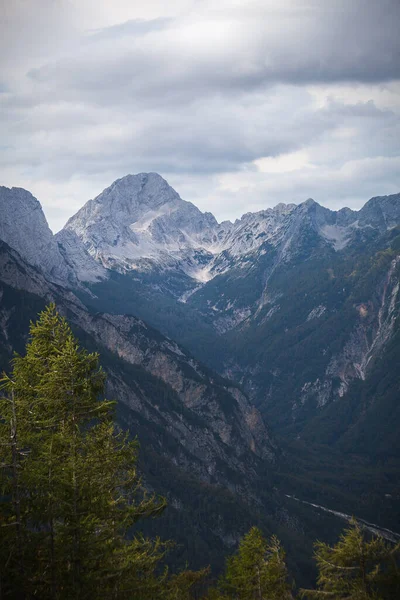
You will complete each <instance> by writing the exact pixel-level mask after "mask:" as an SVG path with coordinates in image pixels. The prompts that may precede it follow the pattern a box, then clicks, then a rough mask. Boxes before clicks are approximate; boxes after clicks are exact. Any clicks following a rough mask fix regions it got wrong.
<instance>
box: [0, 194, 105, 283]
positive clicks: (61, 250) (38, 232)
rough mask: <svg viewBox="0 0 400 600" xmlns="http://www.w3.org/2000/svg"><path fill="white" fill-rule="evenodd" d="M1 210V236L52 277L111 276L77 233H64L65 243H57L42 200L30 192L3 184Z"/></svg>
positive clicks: (63, 279)
mask: <svg viewBox="0 0 400 600" xmlns="http://www.w3.org/2000/svg"><path fill="white" fill-rule="evenodd" d="M0 211H1V219H0V240H3V241H4V242H6V243H7V244H9V246H10V247H11V248H13V249H14V250H16V251H17V252H18V253H19V254H20V256H21V257H23V258H24V259H25V260H26V261H27V262H28V263H29V264H31V265H34V266H35V267H37V268H38V269H40V270H41V271H42V273H44V274H45V275H46V276H47V278H49V279H50V280H52V281H54V282H57V283H60V284H63V285H79V281H90V282H95V281H98V280H100V279H102V278H103V279H104V278H106V277H107V274H106V272H105V270H104V269H103V268H102V267H101V266H100V265H98V264H97V263H96V262H95V261H94V260H93V259H92V258H91V256H90V255H89V254H88V253H87V252H85V250H84V248H83V247H82V244H81V243H80V241H79V240H78V238H76V239H75V237H74V236H73V234H68V233H64V234H63V235H62V244H61V243H57V239H56V237H55V236H53V234H52V232H51V230H50V228H49V226H48V224H47V221H46V217H45V216H44V213H43V210H42V207H41V205H40V202H39V201H38V200H37V199H36V198H35V197H34V196H32V194H31V193H30V192H28V191H26V190H24V189H22V188H15V187H14V188H11V189H10V188H7V187H0Z"/></svg>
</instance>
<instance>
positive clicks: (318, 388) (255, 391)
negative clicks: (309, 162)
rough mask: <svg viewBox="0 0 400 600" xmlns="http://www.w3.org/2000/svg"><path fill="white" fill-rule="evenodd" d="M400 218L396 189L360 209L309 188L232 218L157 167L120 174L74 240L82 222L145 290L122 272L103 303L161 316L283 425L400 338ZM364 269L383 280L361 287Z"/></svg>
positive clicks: (114, 266)
mask: <svg viewBox="0 0 400 600" xmlns="http://www.w3.org/2000/svg"><path fill="white" fill-rule="evenodd" d="M399 223H400V195H394V196H388V197H377V198H373V199H371V200H369V201H368V202H367V203H366V205H365V206H364V207H363V208H362V209H361V210H360V211H353V210H350V209H348V208H344V209H341V210H339V211H331V210H329V209H327V208H324V207H322V206H320V205H319V204H318V203H316V202H315V201H314V200H312V199H309V200H307V201H306V202H304V203H302V204H300V205H298V206H295V205H282V204H281V205H278V206H276V207H275V208H273V209H268V210H265V211H260V212H258V213H247V214H245V215H243V217H242V218H241V219H238V220H236V221H235V222H234V223H230V222H224V223H220V224H218V223H217V221H216V220H215V219H214V217H212V215H209V214H203V213H201V212H200V211H199V210H198V209H197V208H196V207H194V206H193V205H192V204H190V203H188V202H185V201H184V200H182V199H181V198H180V197H179V196H178V194H177V193H176V192H175V191H174V190H173V189H172V188H171V187H170V186H168V184H167V182H166V181H165V180H164V179H162V178H161V177H160V176H159V175H157V174H154V173H150V174H139V175H129V176H127V177H124V178H122V179H120V180H118V181H116V182H115V183H114V184H113V185H112V186H110V188H108V189H107V190H105V191H104V192H103V193H102V194H100V196H98V197H97V198H96V199H94V200H92V201H90V202H88V203H87V204H86V205H85V206H84V208H83V209H82V210H81V211H79V213H77V215H75V217H73V218H72V219H70V221H69V222H68V224H67V225H66V227H65V229H64V231H63V232H62V233H61V234H60V239H61V238H62V236H66V235H73V236H74V239H75V240H76V241H78V242H79V243H81V244H82V247H83V248H84V250H85V251H87V252H88V253H89V254H90V255H91V257H93V258H94V259H95V260H96V262H97V264H101V265H103V266H105V267H107V268H108V269H109V272H112V271H118V272H119V273H121V274H126V276H127V277H128V278H129V281H130V283H129V285H128V284H127V287H126V292H125V293H126V295H127V297H128V296H129V297H132V298H134V300H130V299H128V298H127V299H126V302H125V303H124V301H123V299H121V297H123V296H124V292H123V289H124V286H123V285H122V284H120V283H119V285H120V288H119V291H118V292H117V291H115V292H113V291H112V286H115V282H113V283H110V285H109V286H107V284H106V286H96V285H95V286H90V289H91V291H92V293H93V294H94V295H97V296H98V306H101V308H102V309H106V310H109V311H113V310H114V306H115V305H117V306H118V307H119V309H118V310H119V311H121V312H135V314H137V315H138V316H142V317H145V318H146V319H148V320H150V322H151V323H153V324H155V325H156V326H157V327H158V328H161V329H162V331H163V332H164V333H167V334H169V335H170V336H171V337H173V338H175V339H177V340H178V341H181V342H182V343H184V344H185V345H187V346H188V347H189V349H190V350H191V351H193V352H194V354H195V355H196V354H197V355H199V356H202V357H203V358H204V359H205V360H207V361H208V364H209V365H210V366H212V367H213V368H216V369H218V370H219V372H221V373H223V374H224V375H226V376H228V377H231V378H233V379H234V380H236V381H238V382H240V383H241V384H243V385H244V386H245V388H246V390H247V392H248V393H249V394H250V396H251V398H252V400H253V402H255V403H256V404H257V405H258V406H259V407H260V409H261V410H263V411H265V414H266V415H268V418H269V417H272V419H273V422H274V423H275V426H278V427H280V426H281V425H282V424H283V423H286V425H285V426H287V425H288V423H290V422H292V421H294V422H299V421H301V420H302V419H303V418H306V417H305V416H306V415H309V413H310V411H312V410H318V409H320V408H321V407H323V406H325V405H326V404H329V403H330V402H331V401H333V400H335V399H338V398H342V397H343V396H344V395H345V393H346V392H347V390H348V389H349V386H350V385H351V383H352V381H354V380H357V379H365V378H366V377H367V376H368V369H369V368H370V366H371V365H372V364H373V362H374V360H375V358H376V357H377V356H379V354H380V352H381V351H382V349H383V348H384V347H385V345H386V344H387V343H388V341H389V340H390V339H391V335H392V333H393V327H394V323H395V321H396V318H397V317H396V314H397V313H396V310H397V308H396V307H397V300H396V298H397V293H398V287H397V282H398V270H397V267H396V266H395V265H397V262H396V261H397V254H396V252H395V251H394V252H393V255H392V256H391V257H390V260H389V259H388V260H389V262H385V259H384V258H382V259H379V257H378V253H379V252H384V251H385V250H386V249H387V248H388V247H390V243H391V242H390V240H389V238H390V235H391V232H394V233H395V232H396V226H398V225H399ZM392 237H393V236H392ZM65 254H66V256H68V251H66V252H65ZM366 255H368V257H369V258H368V260H369V261H372V263H374V264H375V261H377V263H376V265H375V266H374V267H373V269H372V270H374V269H375V275H373V274H372V273H371V269H370V268H369V266H368V265H367V264H366V263H365V261H363V256H364V257H365V256H366ZM377 265H378V266H377ZM378 271H379V275H378ZM363 278H367V279H368V281H370V285H369V287H368V286H367V287H368V289H364V291H363V293H362V294H360V293H358V292H357V289H359V288H361V287H362V285H363V284H362V281H363ZM133 281H134V282H136V283H135V285H136V288H135V287H134V284H133V283H132V282H133ZM364 287H365V286H364ZM115 289H117V288H115ZM128 289H129V292H128ZM121 290H122V291H121ZM355 290H356V293H354V291H355ZM116 294H119V298H118V299H117V298H115V297H114V296H115V295H116ZM146 298H147V299H148V300H147V302H148V303H151V304H152V306H153V307H154V311H153V312H154V313H155V314H154V315H152V314H150V313H149V311H148V310H147V308H146ZM167 298H168V304H165V302H166V299H167ZM94 305H96V302H95V303H94ZM179 305H181V307H179ZM164 311H165V312H166V315H168V316H166V318H165V319H163V313H164ZM150 312H151V311H150ZM193 323H196V325H195V326H193ZM185 324H186V325H185ZM196 327H197V332H198V335H196V331H195V330H196ZM323 336H327V337H326V339H328V340H329V341H328V342H326V339H325V342H326V343H325V344H322V342H321V340H322V337H323ZM313 345H314V348H313ZM299 352H300V353H302V354H303V355H304V356H302V357H301V359H300V360H299V357H298V353H299ZM305 359H307V360H305ZM286 381H290V382H291V385H290V387H288V386H287V384H286ZM282 403H283V404H282ZM312 407H314V408H312Z"/></svg>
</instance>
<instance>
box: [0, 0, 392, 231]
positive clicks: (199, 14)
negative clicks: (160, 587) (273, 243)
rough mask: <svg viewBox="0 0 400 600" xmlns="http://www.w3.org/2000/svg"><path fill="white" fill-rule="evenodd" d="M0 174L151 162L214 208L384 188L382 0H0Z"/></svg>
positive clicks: (134, 167)
mask: <svg viewBox="0 0 400 600" xmlns="http://www.w3.org/2000/svg"><path fill="white" fill-rule="evenodd" d="M0 2H1V3H2V10H1V12H0V56H1V59H0V60H1V73H0V107H1V109H0V110H1V113H0V128H1V138H0V184H2V185H7V186H20V187H25V188H27V189H29V190H30V191H32V193H33V194H34V195H35V196H36V197H37V198H38V199H39V200H40V201H41V202H42V204H43V206H44V209H45V213H46V216H47V217H48V220H49V222H50V226H51V227H52V228H53V230H54V231H56V230H58V229H59V228H61V227H62V226H63V224H64V223H65V221H66V220H67V218H68V217H69V216H71V215H72V214H73V213H74V212H76V210H77V209H78V208H80V207H81V206H82V205H83V203H84V202H86V201H87V200H88V199H89V198H91V197H93V196H95V195H97V194H98V193H99V192H100V191H101V190H102V189H103V188H104V187H106V186H108V185H109V184H110V183H111V182H112V181H114V180H115V179H116V178H118V177H121V176H123V175H125V174H127V173H137V172H141V171H157V172H159V173H160V174H161V175H163V176H164V177H165V178H166V179H167V180H168V181H169V183H170V184H171V185H173V186H174V187H175V189H176V190H177V191H178V192H179V193H180V195H181V196H182V197H183V198H185V199H187V200H191V201H193V202H194V203H195V204H197V205H198V206H199V207H200V208H201V209H203V210H210V211H212V212H213V213H214V214H215V215H216V217H217V218H218V219H220V220H222V219H226V218H230V219H234V218H236V217H239V216H240V215H241V214H243V213H244V212H247V211H249V210H260V209H262V208H266V207H268V206H274V205H275V204H277V203H278V202H301V201H303V200H305V199H306V198H308V197H313V198H314V199H315V200H317V201H318V202H320V203H321V204H324V205H326V206H330V207H332V208H339V207H341V206H344V205H347V206H351V207H352V208H359V207H360V206H362V204H364V202H365V201H366V200H367V199H368V198H369V197H371V196H374V195H383V194H390V193H396V192H400V142H399V140H400V39H399V35H398V29H399V25H400V3H399V2H398V1H397V0H380V1H379V2H376V1H375V0H352V1H350V0H283V1H282V0H280V1H279V2H278V1H277V0H276V1H275V0H258V1H257V0H218V2H216V1H215V0H214V1H208V0H176V1H174V0H171V1H169V0H168V1H165V0H164V1H157V0H146V2H138V1H135V0H133V1H132V0H114V1H113V2H106V1H103V2H101V0H96V1H94V0H80V1H79V0H12V1H10V2H6V1H5V0H0Z"/></svg>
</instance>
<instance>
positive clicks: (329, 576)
mask: <svg viewBox="0 0 400 600" xmlns="http://www.w3.org/2000/svg"><path fill="white" fill-rule="evenodd" d="M399 553H400V544H397V545H396V546H392V545H390V544H387V543H386V542H385V541H384V540H383V539H382V538H381V537H375V538H373V539H372V540H371V541H366V539H365V536H364V533H363V530H362V528H361V526H360V525H359V524H358V523H357V522H356V521H353V522H352V523H351V526H350V527H349V528H348V529H346V530H345V532H344V533H343V534H342V535H341V537H340V539H339V542H338V543H337V544H336V545H335V546H333V547H331V546H329V545H328V544H325V543H323V542H317V543H316V551H315V558H316V561H317V565H318V570H319V575H318V579H317V590H302V591H301V597H302V598H333V599H334V600H340V599H343V600H344V599H346V600H368V599H373V600H384V599H385V600H389V599H391V598H392V599H393V600H395V599H396V598H399V594H400V573H399V570H398V562H396V560H397V561H398V555H399Z"/></svg>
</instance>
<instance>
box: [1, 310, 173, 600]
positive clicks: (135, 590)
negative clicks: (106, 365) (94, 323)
mask: <svg viewBox="0 0 400 600" xmlns="http://www.w3.org/2000/svg"><path fill="white" fill-rule="evenodd" d="M98 363H99V358H98V355H97V354H89V353H87V352H86V351H85V350H82V349H80V348H79V346H78V343H77V341H76V339H75V338H74V336H73V335H72V332H71V330H70V328H69V326H68V324H67V322H66V321H65V319H63V318H61V317H60V315H59V314H58V313H57V311H56V309H55V306H54V305H51V306H50V307H48V308H47V309H46V310H45V311H44V312H43V313H42V314H41V315H40V318H39V320H38V322H37V323H36V324H32V325H31V329H30V340H29V342H28V345H27V348H26V355H25V356H23V357H21V356H16V357H15V358H14V360H13V363H12V367H13V369H12V373H11V375H10V376H6V375H4V377H3V380H2V387H3V392H4V393H3V397H2V399H1V404H0V409H1V420H0V443H1V446H0V455H1V458H0V465H1V472H2V479H1V490H0V516H1V523H0V525H1V528H0V533H1V538H2V539H1V544H0V545H1V549H0V560H1V565H2V566H3V568H2V570H1V571H0V577H1V581H0V585H1V587H0V592H1V597H5V598H7V597H10V598H19V597H21V598H29V597H40V598H43V599H46V598H57V599H62V598H77V599H78V598H79V599H84V598H96V597H99V598H100V597H101V598H122V597H123V598H126V597H129V598H138V599H139V598H140V599H141V598H143V599H145V598H149V597H154V598H157V597H158V595H160V594H161V593H162V592H161V590H162V586H163V585H164V584H165V575H164V576H161V577H160V576H159V575H157V574H156V571H157V567H158V565H159V562H160V559H161V558H162V557H163V555H164V553H165V550H166V545H165V544H163V543H161V541H160V540H154V541H151V540H148V539H145V538H142V537H140V536H135V537H133V538H132V539H131V540H128V532H129V531H130V530H131V528H132V526H133V525H134V523H135V522H136V521H137V520H138V519H141V518H144V517H151V516H156V515H158V514H160V513H161V512H162V510H163V509H164V507H165V502H164V500H163V499H156V498H154V497H153V496H149V495H147V494H146V492H145V491H144V490H143V488H142V486H141V482H140V479H139V477H138V475H137V472H136V468H135V464H136V457H137V443H136V442H135V441H129V440H128V438H127V436H126V435H125V434H123V433H122V432H120V431H118V429H117V428H116V426H115V425H114V423H113V421H112V403H110V402H107V401H104V400H103V401H101V400H99V396H100V394H101V393H102V391H103V388H104V380H105V378H104V373H103V372H102V370H101V368H99V364H98ZM0 568H1V567H0ZM128 595H129V596H128Z"/></svg>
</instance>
